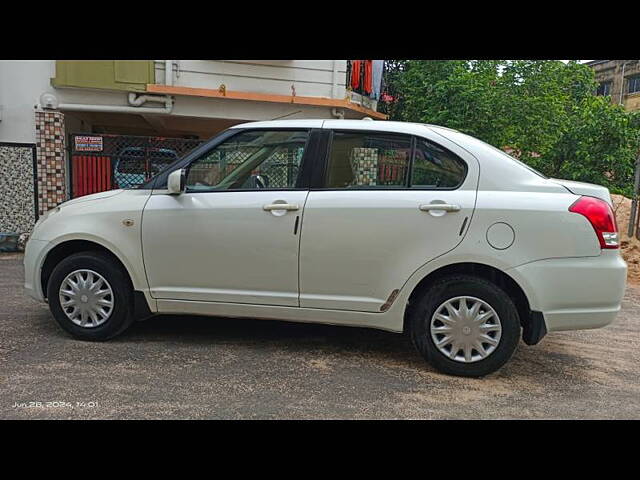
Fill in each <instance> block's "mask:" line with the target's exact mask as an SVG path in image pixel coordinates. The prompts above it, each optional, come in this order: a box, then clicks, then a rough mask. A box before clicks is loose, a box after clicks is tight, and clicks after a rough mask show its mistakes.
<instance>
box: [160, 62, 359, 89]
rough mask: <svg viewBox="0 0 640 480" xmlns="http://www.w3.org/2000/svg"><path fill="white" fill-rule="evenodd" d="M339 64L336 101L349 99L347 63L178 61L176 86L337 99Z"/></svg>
mask: <svg viewBox="0 0 640 480" xmlns="http://www.w3.org/2000/svg"><path fill="white" fill-rule="evenodd" d="M334 61H335V62H336V63H337V74H336V79H337V91H336V95H335V98H344V97H345V87H346V79H347V73H346V72H347V61H346V60H177V61H176V63H177V65H175V66H174V85H176V86H180V87H193V88H212V89H217V88H219V87H220V85H222V84H224V85H225V86H226V88H227V90H234V91H241V92H258V93H270V94H277V95H291V92H292V90H291V86H292V85H293V86H294V87H295V91H296V95H298V96H308V97H327V98H332V97H333V65H334ZM164 67H165V62H164V60H157V61H156V83H164V78H165V75H164Z"/></svg>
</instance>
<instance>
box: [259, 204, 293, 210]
mask: <svg viewBox="0 0 640 480" xmlns="http://www.w3.org/2000/svg"><path fill="white" fill-rule="evenodd" d="M262 209H263V210H265V211H267V212H270V211H272V210H288V211H295V210H300V206H298V204H297V203H269V204H267V205H264V206H263V207H262Z"/></svg>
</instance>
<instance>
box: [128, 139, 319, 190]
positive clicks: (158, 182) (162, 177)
mask: <svg viewBox="0 0 640 480" xmlns="http://www.w3.org/2000/svg"><path fill="white" fill-rule="evenodd" d="M314 130H319V129H317V128H295V127H271V128H269V127H255V128H251V127H249V128H229V129H227V130H224V131H223V132H220V133H219V134H218V135H216V136H215V137H213V138H211V139H210V140H209V141H208V142H206V143H204V144H203V145H201V146H199V147H198V148H196V149H194V150H193V151H192V152H190V153H188V154H187V155H186V156H185V157H183V158H181V159H180V160H178V161H177V162H175V163H174V164H172V165H169V166H168V167H167V168H166V169H165V170H163V171H162V172H160V173H159V174H158V175H157V176H156V177H155V178H152V179H150V180H149V181H148V182H147V183H146V184H143V185H142V186H141V187H140V188H141V189H154V190H163V189H166V188H167V178H168V177H169V174H170V173H172V172H174V171H175V170H178V169H181V168H188V167H189V166H190V165H191V164H192V163H193V162H195V161H197V160H199V159H200V158H202V157H203V156H204V155H207V154H209V153H210V152H211V151H212V150H213V149H215V148H217V147H218V146H219V145H221V144H222V143H224V142H225V141H227V140H229V139H230V138H232V137H234V136H236V135H239V134H241V133H246V132H252V131H267V132H273V131H295V132H307V133H308V137H307V142H306V143H305V147H304V153H303V155H302V159H301V161H300V172H299V173H298V178H297V179H296V186H295V187H293V188H265V189H235V190H204V191H199V192H197V191H185V192H184V193H185V194H187V193H188V194H201V193H220V192H277V191H304V190H309V186H308V183H307V185H306V186H304V185H303V186H299V185H298V183H299V180H300V179H301V178H302V175H303V172H304V169H305V162H306V161H310V162H311V161H313V153H316V152H310V149H309V146H310V141H311V138H312V134H313V131H314Z"/></svg>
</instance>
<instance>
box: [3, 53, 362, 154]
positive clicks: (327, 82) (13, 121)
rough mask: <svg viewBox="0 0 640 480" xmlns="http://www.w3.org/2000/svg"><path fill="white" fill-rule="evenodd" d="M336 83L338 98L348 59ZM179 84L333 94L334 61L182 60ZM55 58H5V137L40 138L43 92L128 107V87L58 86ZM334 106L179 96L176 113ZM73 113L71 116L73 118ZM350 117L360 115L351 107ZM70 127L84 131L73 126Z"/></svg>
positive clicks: (301, 113) (302, 112)
mask: <svg viewBox="0 0 640 480" xmlns="http://www.w3.org/2000/svg"><path fill="white" fill-rule="evenodd" d="M335 62H336V66H337V74H336V78H337V88H336V94H335V98H340V99H341V98H344V97H345V93H346V90H345V82H346V69H347V61H346V60H335ZM177 63H178V64H179V71H178V72H175V73H174V85H177V86H185V87H198V88H212V89H217V88H219V87H220V85H221V84H224V85H225V86H226V88H227V90H236V91H247V92H259V93H270V94H278V95H291V93H292V90H291V86H292V85H293V86H294V87H295V90H296V95H297V96H311V97H327V98H331V97H333V67H334V60H178V61H177ZM54 76H55V61H54V60H3V61H0V106H2V114H1V115H2V119H1V120H0V142H20V143H34V142H35V117H34V106H35V105H37V104H38V103H39V99H40V95H41V94H42V93H44V92H50V93H53V94H54V95H55V96H56V97H57V98H58V102H59V103H82V104H95V105H119V106H127V105H128V103H127V94H126V92H114V91H105V90H91V89H79V88H54V87H52V86H51V78H52V77H54ZM164 78H165V76H164V60H162V61H160V60H158V61H156V82H157V83H164ZM330 111H331V109H330V108H329V107H314V106H308V105H290V104H280V103H268V102H249V101H236V100H233V101H229V100H225V99H215V98H201V97H187V96H176V97H175V104H174V109H173V113H172V115H175V116H186V117H200V118H221V119H235V120H268V119H272V118H277V117H280V116H287V118H291V119H293V118H333V117H332V116H331V113H330ZM71 116H72V115H70V117H71ZM346 116H347V118H360V116H361V115H358V114H356V113H353V112H350V111H347V112H346ZM69 123H70V125H69V126H70V127H72V128H71V130H69V129H67V132H69V131H78V130H85V128H84V127H80V126H76V125H71V124H73V123H74V121H73V119H72V118H69Z"/></svg>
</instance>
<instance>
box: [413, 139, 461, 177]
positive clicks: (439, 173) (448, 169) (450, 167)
mask: <svg viewBox="0 0 640 480" xmlns="http://www.w3.org/2000/svg"><path fill="white" fill-rule="evenodd" d="M466 173H467V165H466V163H464V161H462V159H460V158H459V157H458V156H457V155H455V154H454V153H452V152H450V151H449V150H447V149H445V148H443V147H441V146H440V145H437V144H435V143H433V142H430V141H429V140H425V139H422V138H419V139H417V141H416V152H415V156H414V159H413V168H412V171H411V187H415V188H429V189H437V188H456V187H458V186H460V185H461V184H462V181H463V180H464V178H465V176H466Z"/></svg>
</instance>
